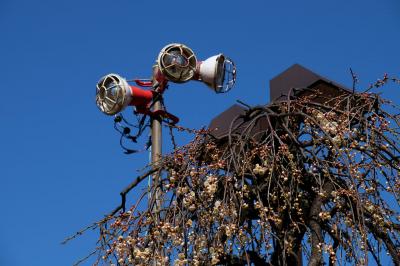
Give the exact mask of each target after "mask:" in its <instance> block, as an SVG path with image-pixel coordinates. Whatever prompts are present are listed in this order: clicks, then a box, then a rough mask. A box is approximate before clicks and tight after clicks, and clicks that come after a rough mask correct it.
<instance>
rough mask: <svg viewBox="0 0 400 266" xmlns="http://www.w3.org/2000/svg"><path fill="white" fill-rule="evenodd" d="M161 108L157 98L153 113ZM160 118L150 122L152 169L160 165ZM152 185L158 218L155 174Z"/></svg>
mask: <svg viewBox="0 0 400 266" xmlns="http://www.w3.org/2000/svg"><path fill="white" fill-rule="evenodd" d="M161 108H162V106H161V98H160V97H157V98H156V100H155V102H154V104H153V112H155V111H157V110H160V109H161ZM161 123H162V121H161V117H153V118H152V120H151V163H152V167H153V169H154V168H157V167H158V166H159V164H160V160H161V155H162V151H161V148H162V128H161ZM153 182H154V183H153V184H154V187H155V188H156V189H155V190H154V191H153V193H154V196H155V206H154V213H155V214H156V217H157V216H158V214H157V212H158V211H159V203H160V202H159V189H158V185H159V175H158V173H155V174H154V175H153Z"/></svg>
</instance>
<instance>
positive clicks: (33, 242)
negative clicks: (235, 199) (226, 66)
mask: <svg viewBox="0 0 400 266" xmlns="http://www.w3.org/2000/svg"><path fill="white" fill-rule="evenodd" d="M399 26H400V2H399V1H396V0H379V1H378V0H363V1H361V0H359V1H349V0H336V1H321V0H304V1H286V0H282V1H267V0H254V1H236V0H229V1H222V0H214V1H211V0H202V1H188V0H186V1H184V0H175V1H135V0H119V1H105V0H96V1H89V0H85V1H82V0H68V1H57V0H41V1H32V0H0V84H1V87H0V91H1V101H0V102H1V103H0V122H1V125H0V182H1V183H0V202H1V204H0V206H1V216H0V236H1V237H0V265H7V266H8V265H12V266H13V265H16V266H31V265H33V266H36V265H37V266H47V265H61V266H62V265H71V264H72V263H73V262H74V261H76V260H77V259H79V258H80V257H82V256H85V255H86V254H87V253H88V252H90V251H91V250H92V249H93V248H94V247H95V242H96V240H97V235H96V233H97V232H91V233H89V234H87V235H84V236H82V237H80V238H78V239H77V240H75V241H73V242H71V243H70V244H68V245H66V246H62V245H60V242H61V241H62V240H63V239H64V238H65V237H66V236H68V235H69V234H71V233H73V232H75V231H77V230H78V229H80V228H81V227H84V226H85V225H87V224H90V223H92V222H94V221H95V220H98V219H100V218H102V215H103V214H105V213H107V212H109V211H110V210H111V209H113V208H114V207H115V206H116V205H117V204H119V200H120V199H119V195H118V194H119V192H120V191H121V190H122V189H123V188H124V187H125V185H127V184H128V183H129V182H130V180H131V179H132V178H133V177H135V176H136V175H137V173H138V172H137V170H138V169H140V168H141V167H142V166H144V165H145V164H147V163H148V154H147V153H141V154H136V155H129V156H127V155H124V154H123V153H122V150H121V149H120V147H119V145H118V134H117V133H116V132H115V131H114V129H113V127H112V118H110V117H107V116H105V115H103V114H102V113H100V112H99V110H98V109H97V107H96V105H95V102H94V94H95V84H96V82H97V81H98V79H99V78H100V77H101V76H103V75H104V74H107V73H110V72H114V73H120V74H121V75H122V76H125V77H127V78H133V77H145V78H147V77H149V75H150V74H151V67H152V64H153V63H154V60H155V59H156V56H157V55H158V52H159V50H160V49H161V48H162V47H163V46H165V45H166V44H168V43H171V42H181V43H184V44H187V45H188V46H189V47H191V48H192V49H193V50H194V52H195V53H196V54H197V57H198V58H200V59H201V58H207V57H208V56H211V55H214V54H217V53H220V52H223V53H225V54H226V55H228V56H230V57H231V58H232V59H233V60H234V61H235V62H236V65H237V73H238V76H237V84H236V86H235V88H234V89H233V90H232V91H231V92H230V93H229V94H225V95H215V94H213V92H212V91H211V90H208V89H207V87H206V86H204V85H202V84H201V83H196V82H192V83H187V84H184V85H173V84H171V86H170V89H169V90H168V91H167V92H166V94H165V98H166V104H167V106H168V110H169V111H170V112H172V113H174V114H175V115H177V116H179V117H180V119H181V122H180V124H181V125H182V126H187V127H194V128H199V127H202V126H205V125H207V124H208V123H209V121H210V120H211V119H212V118H213V117H214V116H216V115H217V114H218V113H220V112H221V111H223V110H225V109H226V108H228V107H229V106H231V105H232V104H234V103H235V101H236V100H237V99H240V100H242V101H243V102H246V103H248V104H251V105H255V104H265V103H267V102H268V101H269V99H268V95H269V85H268V83H269V80H270V79H271V78H273V77H274V76H275V75H277V74H279V73H280V72H282V71H283V70H285V69H286V68H288V67H289V66H291V65H292V64H294V63H300V64H302V65H304V66H306V67H308V68H310V69H312V70H314V71H315V72H317V73H319V74H321V75H323V76H326V77H328V78H330V79H332V80H335V81H337V82H339V83H342V84H345V85H348V86H351V76H350V74H349V67H352V68H353V70H354V71H355V72H356V73H357V74H358V76H359V78H360V80H361V84H360V88H362V87H363V86H366V85H367V84H368V83H369V82H371V81H374V80H376V79H377V78H378V77H381V76H382V75H383V73H384V72H388V73H389V74H391V75H397V76H400V56H399V48H400V34H399ZM392 88H393V86H392ZM398 89H399V88H397V90H395V89H392V90H390V87H387V90H389V92H388V94H387V95H388V96H389V97H391V98H393V99H394V100H395V101H397V102H399V99H400V98H399V97H400V94H399V92H398ZM127 115H129V112H128V113H127ZM165 140H166V141H167V140H168V139H167V138H166V139H165ZM187 140H188V137H178V142H179V144H181V145H182V144H184V143H185V142H186V141H187ZM143 141H144V140H142V143H139V146H140V145H142V146H143ZM164 150H165V151H166V152H167V148H166V149H164ZM130 197H132V198H134V197H135V194H134V193H132V195H131V196H130Z"/></svg>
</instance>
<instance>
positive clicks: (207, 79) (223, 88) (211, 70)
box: [195, 54, 236, 93]
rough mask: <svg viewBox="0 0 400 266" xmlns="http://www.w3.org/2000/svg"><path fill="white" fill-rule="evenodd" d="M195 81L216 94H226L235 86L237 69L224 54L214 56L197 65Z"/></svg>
mask: <svg viewBox="0 0 400 266" xmlns="http://www.w3.org/2000/svg"><path fill="white" fill-rule="evenodd" d="M195 79H197V80H199V81H202V82H204V83H205V84H206V85H207V86H208V87H210V88H211V89H213V90H214V91H215V92H216V93H224V92H227V91H229V90H231V89H232V87H233V85H235V81H236V67H235V64H234V63H233V61H232V60H231V59H229V58H227V57H225V56H224V55H223V54H219V55H214V56H212V57H209V58H208V59H206V60H204V61H202V62H198V63H197V67H196V75H195Z"/></svg>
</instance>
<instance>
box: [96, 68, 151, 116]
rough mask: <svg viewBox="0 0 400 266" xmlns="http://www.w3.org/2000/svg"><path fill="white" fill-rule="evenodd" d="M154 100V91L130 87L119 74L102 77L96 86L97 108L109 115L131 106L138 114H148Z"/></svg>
mask: <svg viewBox="0 0 400 266" xmlns="http://www.w3.org/2000/svg"><path fill="white" fill-rule="evenodd" d="M152 100H153V91H151V90H143V89H140V88H138V87H135V86H130V85H129V84H128V82H127V81H126V79H124V78H123V77H121V76H119V75H117V74H108V75H106V76H104V77H102V78H101V79H100V81H99V82H98V83H97V86H96V104H97V107H98V108H99V109H100V110H101V111H102V112H103V113H105V114H107V115H114V114H116V113H119V112H121V111H122V110H124V109H125V107H127V106H129V105H132V106H135V108H136V112H138V113H146V112H147V111H148V110H149V108H150V104H151V101H152Z"/></svg>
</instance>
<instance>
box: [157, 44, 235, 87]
mask: <svg viewBox="0 0 400 266" xmlns="http://www.w3.org/2000/svg"><path fill="white" fill-rule="evenodd" d="M156 69H158V72H157V71H156V72H155V74H154V75H153V77H154V78H155V80H157V81H158V82H160V83H162V82H163V77H165V79H167V80H169V81H172V82H175V83H184V82H187V81H189V80H198V81H202V82H204V83H205V84H206V85H207V86H208V87H210V88H211V89H213V90H214V91H215V92H216V93H224V92H227V91H229V90H230V89H232V87H233V86H234V84H235V81H236V67H235V64H234V63H233V61H232V60H231V59H229V58H227V57H225V56H224V55H223V54H218V55H215V56H212V57H210V58H208V59H206V60H204V61H197V59H196V56H195V54H194V52H193V51H192V49H190V48H189V47H187V46H186V45H184V44H179V43H172V44H168V45H167V46H165V47H164V48H163V49H161V52H160V53H159V55H158V59H157V65H156Z"/></svg>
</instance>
